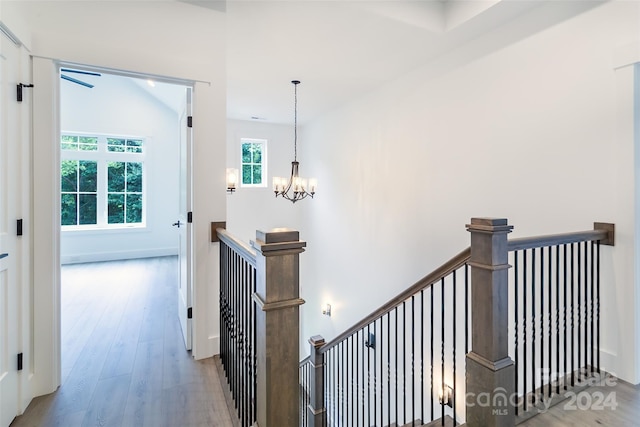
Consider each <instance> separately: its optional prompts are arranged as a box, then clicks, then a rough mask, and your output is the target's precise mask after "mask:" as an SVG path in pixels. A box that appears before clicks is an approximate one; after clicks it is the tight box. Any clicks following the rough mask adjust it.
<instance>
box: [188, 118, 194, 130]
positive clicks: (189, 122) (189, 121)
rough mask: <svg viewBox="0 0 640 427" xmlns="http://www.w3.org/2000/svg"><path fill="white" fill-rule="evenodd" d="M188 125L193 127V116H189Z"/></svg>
mask: <svg viewBox="0 0 640 427" xmlns="http://www.w3.org/2000/svg"><path fill="white" fill-rule="evenodd" d="M187 127H188V128H192V127H193V116H187Z"/></svg>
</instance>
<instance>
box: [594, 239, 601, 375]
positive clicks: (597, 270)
mask: <svg viewBox="0 0 640 427" xmlns="http://www.w3.org/2000/svg"><path fill="white" fill-rule="evenodd" d="M595 352H596V356H597V359H596V371H597V372H598V374H600V240H598V241H597V242H596V348H595Z"/></svg>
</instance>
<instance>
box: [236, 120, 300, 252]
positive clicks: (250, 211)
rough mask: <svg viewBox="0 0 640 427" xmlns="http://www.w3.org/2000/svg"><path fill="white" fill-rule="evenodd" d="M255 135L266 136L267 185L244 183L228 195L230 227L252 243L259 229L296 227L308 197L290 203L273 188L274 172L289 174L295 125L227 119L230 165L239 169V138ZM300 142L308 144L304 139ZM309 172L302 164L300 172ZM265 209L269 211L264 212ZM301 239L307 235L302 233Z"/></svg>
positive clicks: (277, 174)
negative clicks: (253, 185)
mask: <svg viewBox="0 0 640 427" xmlns="http://www.w3.org/2000/svg"><path fill="white" fill-rule="evenodd" d="M242 138H255V139H266V140H267V177H266V184H267V185H266V187H264V188H257V187H253V188H247V187H244V188H243V187H241V186H239V188H238V189H237V190H236V192H235V193H233V194H231V195H228V196H227V230H229V231H230V232H231V233H233V234H234V235H235V236H236V237H238V238H240V239H241V240H244V241H245V242H247V243H249V241H251V240H255V238H256V230H270V229H272V228H279V227H289V228H294V229H297V228H298V227H299V225H298V218H299V212H300V210H301V209H302V208H301V205H302V204H303V203H307V201H306V200H305V201H303V202H296V203H295V204H294V203H291V202H289V201H287V200H284V199H282V197H278V198H276V197H275V195H274V193H273V190H272V185H271V183H272V177H273V176H289V175H290V174H291V162H292V161H293V126H289V125H279V124H269V123H265V122H258V121H248V120H228V121H227V166H228V167H230V168H235V169H238V170H240V163H241V158H240V144H241V142H240V140H241V139H242ZM298 142H299V143H300V146H302V144H305V142H304V141H302V140H301V139H300V140H299V141H298ZM306 173H307V167H306V164H304V163H301V164H300V174H302V175H303V176H307V177H309V175H305V174H306ZM265 213H266V214H265ZM300 238H301V239H302V240H304V239H305V237H304V236H300Z"/></svg>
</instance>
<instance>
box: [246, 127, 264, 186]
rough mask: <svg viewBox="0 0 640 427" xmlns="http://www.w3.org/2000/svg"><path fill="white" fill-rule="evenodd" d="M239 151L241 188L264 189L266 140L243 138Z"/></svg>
mask: <svg viewBox="0 0 640 427" xmlns="http://www.w3.org/2000/svg"><path fill="white" fill-rule="evenodd" d="M241 149H242V151H241V165H242V168H241V171H242V176H241V179H240V182H241V185H242V186H243V187H266V182H267V174H266V169H267V165H266V157H267V156H266V154H267V140H266V139H245V138H243V139H242V140H241Z"/></svg>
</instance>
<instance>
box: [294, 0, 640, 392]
mask: <svg viewBox="0 0 640 427" xmlns="http://www.w3.org/2000/svg"><path fill="white" fill-rule="evenodd" d="M563 7H566V4H560V3H558V2H550V3H549V4H547V5H545V6H544V7H542V8H540V9H537V10H536V11H534V12H532V13H530V14H527V15H524V16H522V17H520V18H519V19H517V20H514V21H513V22H511V23H510V24H509V25H507V26H504V27H501V28H498V29H496V30H495V31H494V33H492V34H490V35H488V36H487V37H484V38H481V39H478V40H476V41H474V42H473V43H471V44H470V45H468V46H465V47H464V48H462V49H460V50H458V51H456V52H453V53H452V54H451V55H449V56H448V57H444V58H441V61H439V62H438V63H436V64H431V65H427V66H424V67H423V68H420V69H417V70H415V72H412V73H411V74H409V75H407V76H404V77H402V78H399V79H398V80H396V81H394V82H392V83H390V84H388V85H386V86H384V87H382V88H380V90H378V91H375V92H373V93H370V94H369V95H368V96H366V97H365V98H363V99H359V100H356V101H354V102H353V103H351V104H349V105H347V106H344V107H343V108H341V109H339V110H336V111H333V112H331V113H329V114H327V115H325V116H324V117H322V118H320V119H318V120H314V121H313V122H311V123H310V124H308V125H306V126H305V127H304V128H303V129H302V135H301V139H302V140H304V141H305V144H306V145H305V147H304V149H302V150H301V155H300V158H301V159H300V160H301V163H302V164H304V165H307V167H308V171H309V172H308V173H309V174H315V175H317V177H318V180H319V185H320V190H319V192H318V197H317V198H316V199H315V200H313V201H310V202H309V203H304V204H303V205H302V208H303V209H301V211H300V215H301V232H302V234H303V235H304V237H305V240H307V241H308V248H307V252H306V253H305V254H303V255H301V264H302V266H303V269H302V282H301V283H302V285H301V286H302V297H303V298H304V299H305V300H306V301H307V304H306V305H304V306H303V307H302V313H303V330H302V334H303V336H302V340H301V342H302V343H305V342H306V338H308V337H309V336H311V335H315V334H322V335H323V336H324V337H325V338H327V339H331V338H332V337H333V336H335V335H336V334H337V333H339V332H341V331H343V330H344V329H346V328H347V327H349V326H350V325H351V324H353V323H355V322H356V321H357V320H358V319H360V318H361V317H362V316H364V315H366V314H367V313H369V312H371V311H372V310H373V309H374V308H376V307H378V306H379V305H381V304H382V303H384V302H386V301H387V300H388V299H390V298H391V297H392V296H393V295H395V294H396V293H398V292H399V291H400V290H402V289H404V288H406V287H407V286H409V285H410V284H412V283H414V282H415V281H416V280H417V279H419V278H420V277H422V276H424V275H425V274H427V273H428V272H430V271H431V270H433V268H435V267H437V266H438V265H440V264H442V263H443V262H444V261H446V260H447V259H449V258H451V257H452V256H454V255H455V254H457V253H458V252H459V251H460V250H461V249H463V248H464V247H466V246H468V244H469V235H468V233H467V232H466V231H465V227H464V226H465V224H466V223H468V222H469V219H470V218H471V217H477V216H494V217H506V218H508V219H509V222H510V224H512V225H514V226H515V230H514V233H513V237H517V236H528V235H537V234H549V233H556V232H565V231H572V230H585V229H591V228H592V223H593V221H603V222H614V223H616V227H617V228H616V234H617V235H616V247H615V248H613V249H609V248H605V249H604V250H603V255H604V256H603V258H604V260H605V263H606V265H607V266H608V267H606V269H605V271H603V283H605V285H604V289H606V291H605V292H604V295H603V307H602V314H603V316H605V317H606V319H603V335H602V349H603V363H604V367H605V368H606V369H608V370H611V371H613V372H615V373H617V374H618V375H620V376H621V377H622V378H623V379H626V380H628V381H631V382H634V383H635V382H638V371H637V367H636V363H635V360H636V355H637V353H636V345H637V325H636V319H635V317H636V316H635V312H636V311H637V307H636V303H635V300H636V298H635V295H636V292H637V290H636V280H637V279H636V277H635V276H634V263H635V252H634V240H633V238H634V221H635V217H634V207H633V200H634V195H635V191H636V190H635V186H634V182H633V176H634V164H633V158H634V156H633V153H634V147H633V141H632V138H630V136H629V135H630V133H629V126H630V124H631V123H630V121H629V117H630V114H631V110H630V107H629V103H628V97H627V98H625V100H623V101H620V99H619V98H620V95H619V94H620V93H632V90H633V86H632V79H629V78H628V76H627V77H625V76H617V74H616V72H615V71H614V64H613V62H612V58H613V57H614V54H615V53H616V51H617V49H619V48H620V47H621V46H624V45H627V44H629V43H633V42H637V40H638V35H639V34H640V33H639V31H638V28H639V27H638V25H639V22H640V21H639V20H638V17H639V5H638V3H637V2H612V3H607V4H604V5H602V6H599V7H597V8H595V9H593V10H590V11H587V12H585V13H583V14H581V15H579V16H577V17H575V18H572V19H570V20H569V21H567V22H564V23H562V24H559V25H555V26H552V27H550V28H547V29H543V30H541V31H539V32H538V33H537V34H535V35H531V36H529V37H522V38H521V39H520V38H519V37H516V35H518V34H520V33H521V29H522V28H535V27H536V26H537V23H538V22H539V21H540V22H541V21H544V19H545V17H548V16H550V14H554V13H556V12H557V11H556V8H559V9H558V10H559V11H562V8H563ZM558 13H560V12H558ZM512 40H519V41H517V42H516V41H514V42H513V43H511V41H512ZM478 52H487V53H486V54H485V55H483V56H478ZM465 58H466V59H465ZM445 65H446V66H448V67H449V68H447V69H446V70H445V68H446V67H445ZM443 70H444V71H446V72H444V71H443ZM621 72H622V73H624V71H621ZM619 106H620V107H621V108H619ZM611 268H613V271H612V270H611ZM324 302H330V303H331V304H332V307H333V314H332V317H330V318H328V317H326V316H322V315H321V312H320V305H321V303H324ZM301 351H303V352H306V351H307V350H306V346H305V348H302V349H301Z"/></svg>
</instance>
